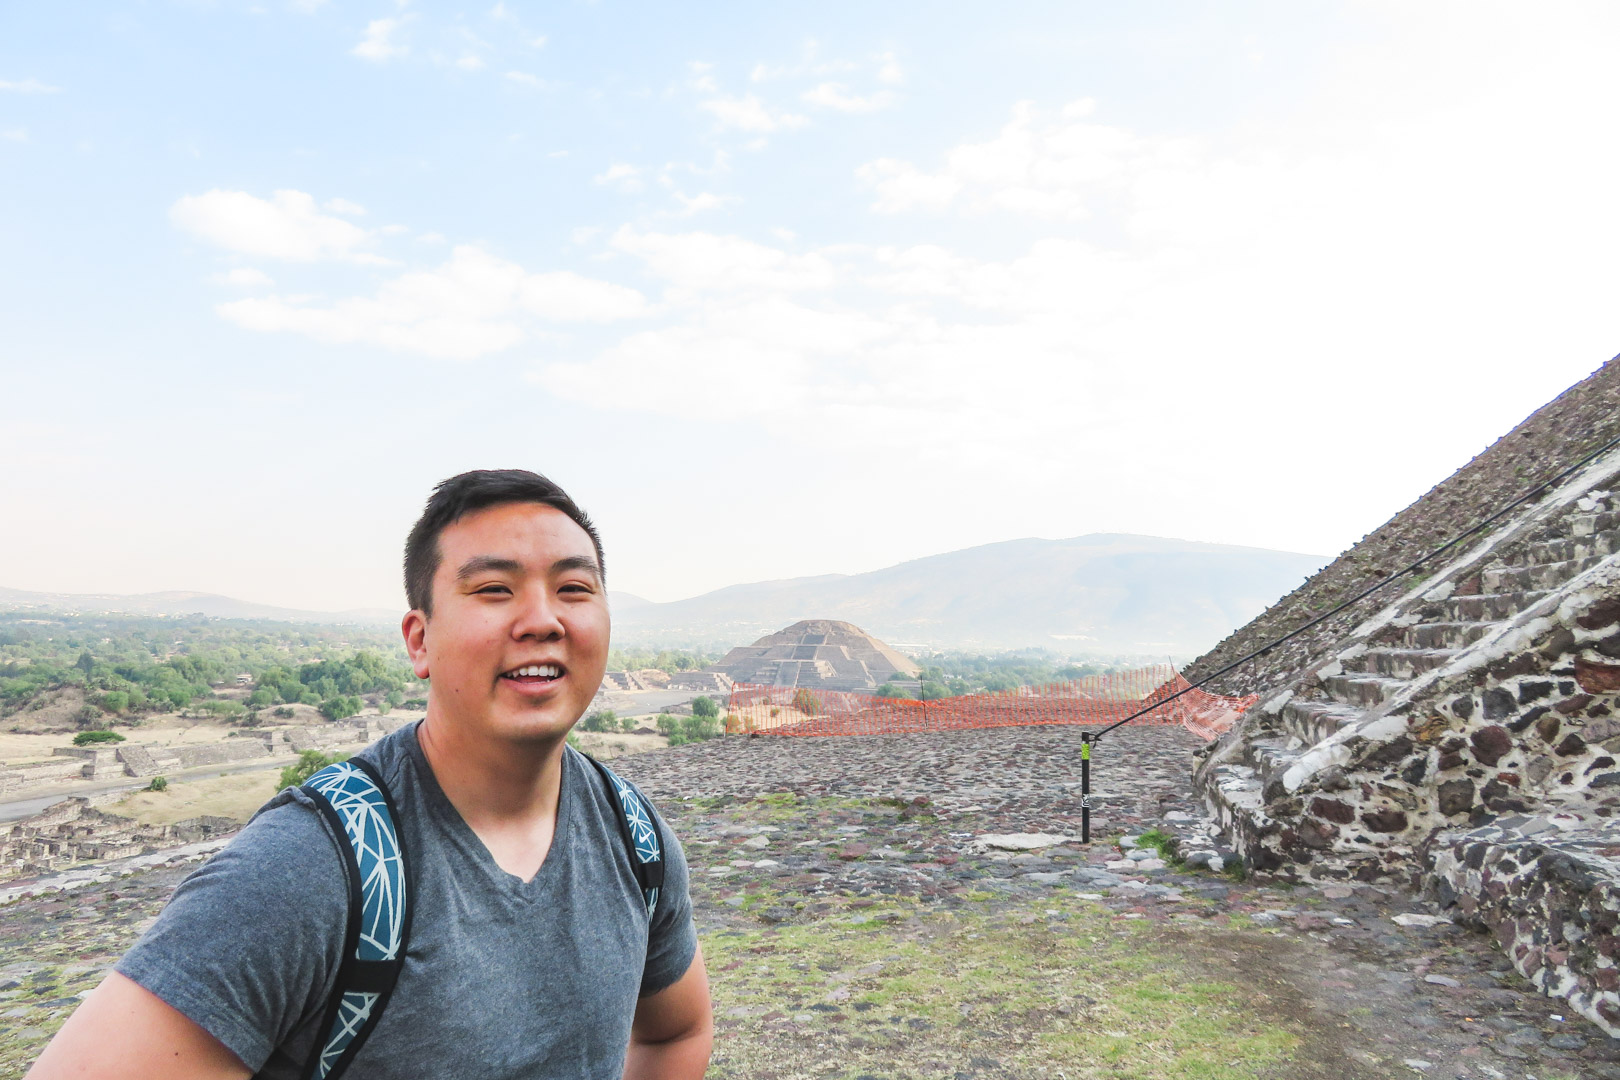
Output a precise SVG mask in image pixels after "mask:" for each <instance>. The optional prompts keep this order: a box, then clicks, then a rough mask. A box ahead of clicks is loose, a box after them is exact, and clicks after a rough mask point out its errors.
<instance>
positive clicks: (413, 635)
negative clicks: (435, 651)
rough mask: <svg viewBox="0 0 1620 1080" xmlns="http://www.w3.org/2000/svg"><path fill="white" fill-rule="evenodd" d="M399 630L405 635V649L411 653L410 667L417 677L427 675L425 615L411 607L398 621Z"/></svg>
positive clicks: (420, 677) (425, 676) (421, 677)
mask: <svg viewBox="0 0 1620 1080" xmlns="http://www.w3.org/2000/svg"><path fill="white" fill-rule="evenodd" d="M399 632H400V633H401V634H403V635H405V651H406V652H408V653H410V654H411V668H412V669H413V670H414V671H415V672H416V677H417V678H418V679H425V678H427V677H428V650H427V616H426V615H424V614H423V613H422V612H421V611H420V610H419V609H416V608H412V609H411V610H410V611H408V612H406V613H405V618H404V619H403V620H401V621H400V624H399Z"/></svg>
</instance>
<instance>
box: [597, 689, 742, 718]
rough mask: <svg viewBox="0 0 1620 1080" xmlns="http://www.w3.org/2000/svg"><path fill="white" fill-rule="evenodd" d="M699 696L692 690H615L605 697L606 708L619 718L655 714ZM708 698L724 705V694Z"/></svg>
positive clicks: (714, 694)
mask: <svg viewBox="0 0 1620 1080" xmlns="http://www.w3.org/2000/svg"><path fill="white" fill-rule="evenodd" d="M699 696H700V695H699V694H698V693H697V692H696V691H693V690H615V691H610V692H609V693H608V694H606V695H605V697H606V700H607V705H606V707H607V708H609V709H612V710H613V711H614V712H616V713H618V714H619V715H620V716H642V715H644V714H646V713H655V712H657V711H658V710H660V709H665V708H668V707H669V706H671V705H684V704H686V703H687V702H688V701H691V700H692V699H693V698H696V697H699ZM709 696H710V697H712V698H714V699H716V700H717V701H718V702H719V703H720V705H721V706H724V705H725V703H726V696H725V695H724V694H721V693H718V692H717V693H713V694H710V695H709Z"/></svg>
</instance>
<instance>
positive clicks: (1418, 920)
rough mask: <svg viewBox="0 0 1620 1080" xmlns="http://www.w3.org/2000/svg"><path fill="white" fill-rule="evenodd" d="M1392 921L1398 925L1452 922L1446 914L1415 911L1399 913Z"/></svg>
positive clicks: (1438, 924) (1429, 924)
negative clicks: (1424, 913)
mask: <svg viewBox="0 0 1620 1080" xmlns="http://www.w3.org/2000/svg"><path fill="white" fill-rule="evenodd" d="M1391 921H1392V922H1394V923H1395V924H1396V925H1397V926H1443V925H1447V924H1449V923H1450V922H1451V920H1450V919H1448V918H1446V917H1445V916H1444V915H1423V914H1420V913H1418V912H1415V911H1413V912H1407V913H1405V914H1402V915H1397V916H1395V918H1394V919H1392V920H1391Z"/></svg>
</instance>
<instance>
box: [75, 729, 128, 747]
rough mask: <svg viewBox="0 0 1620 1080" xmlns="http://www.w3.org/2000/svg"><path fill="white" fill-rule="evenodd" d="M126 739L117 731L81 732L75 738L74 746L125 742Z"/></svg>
mask: <svg viewBox="0 0 1620 1080" xmlns="http://www.w3.org/2000/svg"><path fill="white" fill-rule="evenodd" d="M123 741H124V737H123V736H122V735H120V734H118V732H116V731H81V732H79V733H78V734H77V735H75V736H73V745H74V746H92V745H94V744H96V743H115V742H123Z"/></svg>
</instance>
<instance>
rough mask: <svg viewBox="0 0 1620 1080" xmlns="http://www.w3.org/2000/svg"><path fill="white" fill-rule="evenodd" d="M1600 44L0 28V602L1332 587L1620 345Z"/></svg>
mask: <svg viewBox="0 0 1620 1080" xmlns="http://www.w3.org/2000/svg"><path fill="white" fill-rule="evenodd" d="M1617 23H1620V20H1617V16H1616V13H1615V11H1614V9H1613V8H1612V6H1611V5H1601V4H1593V5H1579V4H1556V3H1553V4H1543V5H1536V6H1535V7H1534V8H1533V9H1532V8H1529V7H1527V6H1524V5H1503V6H1493V5H1488V4H1478V3H1468V4H1456V5H1449V4H1439V3H1434V4H1394V3H1387V4H1386V3H1346V4H1340V5H1331V4H1322V5H1300V4H1291V3H1290V4H1284V3H1275V4H1225V3H1223V4H1214V3H1209V4H1196V3H1181V4H1162V5H1153V6H1151V7H1148V6H1145V5H1113V4H1100V3H1099V4H1082V3H1052V4H1038V3H1030V4H1018V5H1005V6H997V7H996V8H994V9H992V8H991V7H988V6H985V5H966V4H959V5H948V4H938V3H932V4H901V3H897V4H888V5H869V4H863V5H850V4H845V5H839V4H825V3H824V4H817V5H804V6H798V7H791V8H788V7H775V6H767V5H742V4H732V5H708V6H704V7H702V8H701V9H699V10H695V11H694V10H693V9H692V8H691V7H690V6H688V7H686V8H679V7H673V6H669V5H653V4H630V3H615V2H612V0H601V2H598V3H594V4H583V3H563V4H527V3H521V2H513V3H506V2H503V3H501V4H495V5H483V4H480V5H471V6H456V5H437V4H426V3H409V4H396V3H386V2H372V3H361V4H350V3H342V2H339V0H328V2H324V3H314V2H306V3H286V2H273V3H262V4H247V3H228V2H221V3H201V2H196V3H167V2H150V3H144V4H127V5H110V4H76V5H9V6H7V7H6V8H5V9H4V10H0V245H3V247H0V250H3V251H4V253H5V258H3V259H0V375H3V378H4V390H0V499H3V500H4V504H5V505H6V506H7V507H8V508H11V509H12V511H13V514H12V515H8V516H10V517H12V518H13V520H14V521H16V522H17V523H18V524H17V525H15V526H14V527H12V528H8V529H5V530H3V531H0V584H3V585H8V586H11V587H16V588H32V589H53V590H64V591H92V590H95V591H113V592H136V591H147V590H155V589H164V588H194V589H203V590H209V591H217V592H224V593H228V594H231V595H236V596H240V597H243V598H246V599H253V600H259V601H264V602H269V603H279V604H286V605H291V606H299V607H308V608H322V609H340V608H346V607H353V606H392V605H397V604H398V603H399V595H398V594H399V587H398V585H397V573H396V569H395V567H396V565H397V559H398V548H399V545H400V542H401V539H402V537H403V535H404V532H405V530H406V529H407V528H408V527H409V524H410V521H411V520H412V518H413V517H414V515H415V512H416V511H417V510H418V509H419V507H420V504H421V501H422V499H423V498H424V497H425V495H426V492H427V490H428V488H429V486H430V485H431V484H432V483H433V482H434V481H436V480H438V479H440V478H442V477H443V476H446V475H449V474H451V473H453V472H456V471H459V470H461V469H464V468H472V467H481V466H506V465H521V466H525V467H530V468H536V469H539V470H541V471H544V472H547V473H549V474H551V475H553V476H554V477H555V478H556V479H558V480H560V481H562V482H563V483H564V484H565V485H566V486H568V487H569V488H570V489H571V490H572V491H574V493H575V494H576V496H577V497H578V498H579V500H580V501H581V502H582V503H583V504H585V505H586V507H587V508H588V509H589V510H590V511H591V512H592V513H593V514H594V515H595V516H596V517H597V518H598V519H599V520H600V522H601V524H602V526H603V529H604V533H605V539H606V542H607V548H608V557H609V562H610V578H611V581H612V584H613V585H614V587H615V588H621V589H624V590H627V591H631V592H636V593H639V594H642V595H645V596H648V597H651V598H654V599H660V600H668V599H676V598H679V597H682V596H687V595H692V594H695V593H697V592H701V591H704V590H707V589H710V588H715V587H718V586H722V585H726V584H731V583H734V582H738V581H747V580H758V579H763V578H771V577H785V576H792V575H798V574H811V573H827V572H855V571H860V570H866V569H873V568H876V567H879V566H883V565H887V564H889V563H893V562H896V561H899V560H901V559H906V558H913V557H917V556H921V555H927V554H932V553H935V552H939V551H946V550H951V549H954V548H959V547H964V546H968V545H971V544H977V543H986V542H991V541H996V540H1003V539H1010V538H1014V537H1019V536H1029V535H1041V536H1052V537H1058V536H1071V535H1078V534H1081V533H1086V532H1096V531H1121V532H1142V533H1150V534H1156V535H1167V536H1180V537H1185V538H1189V539H1197V540H1210V541H1219V542H1228V543H1241V544H1252V545H1256V546H1264V547H1274V548H1283V549H1289V550H1298V551H1308V552H1317V553H1321V554H1332V553H1333V552H1336V551H1338V550H1340V549H1342V548H1343V547H1345V546H1347V545H1349V544H1350V543H1353V542H1354V541H1355V540H1356V539H1358V538H1359V537H1360V536H1361V535H1362V534H1363V533H1365V532H1367V531H1368V530H1370V529H1371V528H1373V527H1374V526H1376V525H1377V524H1379V523H1381V522H1382V521H1383V520H1384V519H1385V518H1387V517H1388V516H1389V515H1390V514H1392V513H1393V512H1395V511H1396V510H1398V509H1400V508H1401V507H1402V506H1404V505H1405V504H1406V503H1408V502H1409V501H1411V499H1412V498H1414V497H1416V496H1417V495H1419V494H1421V493H1422V491H1423V490H1425V489H1426V488H1427V487H1428V486H1430V485H1431V484H1433V483H1435V482H1437V481H1438V480H1440V479H1441V478H1443V477H1444V476H1445V475H1446V474H1448V473H1449V472H1450V471H1451V470H1452V469H1454V468H1456V467H1458V466H1460V465H1461V464H1463V463H1464V462H1466V461H1467V459H1468V458H1469V457H1470V456H1471V455H1473V454H1474V453H1477V452H1478V451H1479V450H1481V449H1483V448H1484V447H1485V446H1486V445H1487V444H1488V443H1489V442H1490V441H1491V440H1493V439H1494V438H1495V437H1496V436H1498V435H1500V434H1501V433H1503V432H1505V431H1506V430H1507V429H1508V428H1509V427H1511V426H1512V425H1513V424H1514V423H1515V422H1517V421H1518V420H1519V419H1521V418H1522V417H1523V416H1524V415H1525V414H1527V413H1528V412H1529V411H1531V410H1532V409H1533V408H1535V407H1536V406H1538V405H1540V404H1541V403H1542V402H1544V401H1545V400H1547V399H1549V398H1550V397H1552V396H1553V395H1555V394H1556V393H1558V392H1559V391H1560V390H1562V389H1563V388H1564V387H1566V386H1568V385H1569V384H1571V383H1572V382H1574V381H1576V380H1578V379H1580V378H1581V377H1583V376H1585V375H1586V374H1587V373H1588V372H1590V371H1591V370H1593V369H1594V368H1595V367H1597V366H1598V365H1599V364H1601V363H1602V362H1603V361H1604V360H1605V359H1607V358H1608V357H1609V356H1610V355H1612V354H1613V353H1615V352H1616V351H1617V349H1620V334H1617V333H1616V325H1615V322H1616V321H1615V318H1614V310H1615V304H1614V297H1615V295H1616V286H1617V285H1620V281H1617V280H1616V278H1617V277H1620V270H1617V269H1616V266H1615V260H1614V259H1613V255H1612V253H1613V252H1614V251H1615V250H1620V244H1617V241H1620V207H1617V205H1616V201H1615V200H1614V199H1613V196H1612V177H1613V176H1614V175H1615V173H1616V167H1617V166H1620V160H1617V158H1620V141H1617V140H1616V139H1615V138H1614V132H1615V129H1616V121H1617V119H1620V116H1617V114H1620V108H1617V106H1620V102H1617V91H1616V89H1615V88H1614V86H1613V85H1612V80H1610V79H1608V78H1607V77H1606V75H1605V72H1606V71H1607V70H1608V68H1609V66H1610V59H1611V58H1612V56H1613V55H1615V53H1616V49H1617V47H1620V25H1617Z"/></svg>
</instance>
